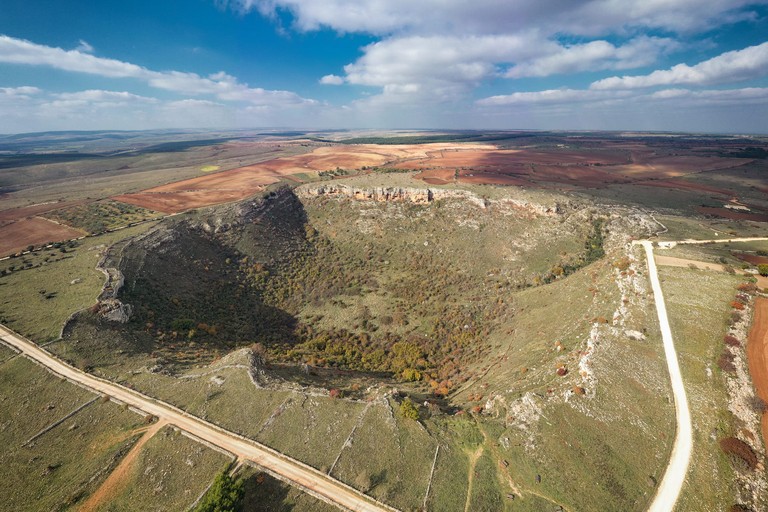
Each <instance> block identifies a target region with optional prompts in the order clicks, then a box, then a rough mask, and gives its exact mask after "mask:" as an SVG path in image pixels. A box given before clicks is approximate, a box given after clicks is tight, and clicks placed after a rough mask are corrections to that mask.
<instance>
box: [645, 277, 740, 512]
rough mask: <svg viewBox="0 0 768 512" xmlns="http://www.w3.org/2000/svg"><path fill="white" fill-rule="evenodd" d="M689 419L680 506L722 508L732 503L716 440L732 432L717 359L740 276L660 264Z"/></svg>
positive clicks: (726, 470)
mask: <svg viewBox="0 0 768 512" xmlns="http://www.w3.org/2000/svg"><path fill="white" fill-rule="evenodd" d="M659 276H660V279H661V281H662V283H661V286H662V289H663V291H664V295H665V300H666V304H667V310H668V312H669V320H670V325H671V327H672V333H673V336H674V338H675V347H676V349H677V353H678V359H679V361H680V369H681V371H682V373H683V380H684V382H685V387H686V392H687V394H688V401H689V406H690V408H691V416H692V421H693V433H694V440H693V442H694V447H693V457H692V460H691V467H690V469H689V473H688V477H687V478H686V484H685V486H684V487H683V492H682V495H681V498H680V503H679V505H678V509H679V510H686V511H687V510H690V511H694V510H724V509H726V508H727V507H729V506H730V505H731V504H732V503H733V500H734V498H733V496H734V488H733V478H732V471H733V470H732V469H731V467H730V464H729V462H728V459H727V457H726V456H725V455H724V454H723V453H722V452H721V451H720V449H719V446H718V440H719V439H720V438H721V437H725V436H728V435H730V434H731V428H732V426H731V422H730V419H729V414H728V412H727V402H726V400H727V395H726V390H725V382H724V378H723V375H722V373H721V370H720V369H719V368H718V366H717V358H718V356H719V355H720V353H721V352H722V346H723V342H722V340H723V336H724V335H725V333H726V329H727V319H728V315H729V314H730V311H731V308H730V306H729V302H730V301H731V300H733V297H734V295H735V294H736V286H737V285H738V283H740V282H743V278H740V277H734V276H729V275H727V274H719V273H715V272H708V271H703V270H701V271H699V270H690V269H687V268H666V267H660V268H659Z"/></svg>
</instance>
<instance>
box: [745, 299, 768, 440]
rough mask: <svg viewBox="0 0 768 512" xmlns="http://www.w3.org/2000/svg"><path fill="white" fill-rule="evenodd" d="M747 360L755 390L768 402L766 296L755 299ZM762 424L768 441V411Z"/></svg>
mask: <svg viewBox="0 0 768 512" xmlns="http://www.w3.org/2000/svg"><path fill="white" fill-rule="evenodd" d="M747 361H748V363H749V374H750V375H751V376H752V384H753V385H754V386H755V391H757V395H758V396H759V397H760V398H762V399H763V400H764V401H765V402H766V403H768V299H766V298H764V297H758V298H757V300H755V318H754V320H753V321H752V329H751V330H750V331H749V341H748V342H747ZM761 425H762V430H763V442H766V443H768V411H766V412H764V413H763V418H762V421H761Z"/></svg>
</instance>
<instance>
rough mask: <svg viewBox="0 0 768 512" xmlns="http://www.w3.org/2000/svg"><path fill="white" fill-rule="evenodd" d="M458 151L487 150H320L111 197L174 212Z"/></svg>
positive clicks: (443, 146) (374, 147)
mask: <svg viewBox="0 0 768 512" xmlns="http://www.w3.org/2000/svg"><path fill="white" fill-rule="evenodd" d="M464 147H466V148H468V149H472V150H478V149H490V148H491V146H485V145H479V144H475V145H466V146H457V145H455V144H422V145H418V144H414V145H392V146H378V145H371V144H361V145H350V146H324V147H320V148H317V149H315V150H314V151H312V152H311V153H308V154H303V155H296V156H289V157H283V158H276V159H274V160H270V161H267V162H261V163H258V164H254V165H248V166H245V167H238V168H237V169H231V170H228V171H223V172H217V173H210V174H206V175H204V176H199V177H196V178H191V179H187V180H182V181H177V182H175V183H169V184H167V185H161V186H159V187H153V188H150V189H147V190H143V191H141V192H137V193H133V194H122V195H119V196H114V197H113V198H112V199H115V200H117V201H122V202H124V203H130V204H133V205H136V206H141V207H143V208H147V209H149V210H155V211H160V212H164V213H177V212H181V211H184V210H189V209H192V208H199V207H203V206H211V205H214V204H221V203H227V202H230V201H239V200H241V199H245V198H246V197H249V196H252V195H254V194H256V193H258V192H260V191H262V190H264V187H265V186H267V185H270V184H272V183H277V182H278V181H280V180H282V179H289V180H292V181H300V180H299V179H298V178H297V177H296V176H295V175H297V174H301V173H317V172H320V171H330V170H335V169H337V168H340V169H347V170H354V169H361V168H362V167H376V166H383V165H390V164H392V163H394V162H399V161H401V160H403V159H410V160H418V159H426V158H428V153H429V152H435V151H437V152H439V151H450V150H454V151H457V150H458V148H464Z"/></svg>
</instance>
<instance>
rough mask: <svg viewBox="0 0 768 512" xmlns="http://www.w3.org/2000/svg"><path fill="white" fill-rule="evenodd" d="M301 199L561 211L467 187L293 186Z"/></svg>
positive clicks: (539, 211) (557, 208)
mask: <svg viewBox="0 0 768 512" xmlns="http://www.w3.org/2000/svg"><path fill="white" fill-rule="evenodd" d="M296 194H297V195H298V197H300V198H311V197H322V196H325V197H344V198H349V199H354V200H357V201H377V202H388V201H396V202H408V203H414V204H429V203H431V202H433V201H438V200H442V199H460V200H464V201H467V202H469V203H471V204H474V205H475V206H477V207H478V208H483V209H485V208H489V207H500V208H504V209H510V208H511V209H517V210H526V211H528V212H531V213H535V214H538V215H555V214H557V213H560V206H559V205H558V204H552V205H541V204H536V203H531V202H529V201H524V200H520V199H513V198H503V199H487V198H483V197H480V196H478V195H477V194H475V193H473V192H470V191H468V190H452V189H440V188H415V187H370V188H359V187H352V186H349V185H345V184H341V183H333V184H324V185H305V186H302V187H299V188H297V189H296Z"/></svg>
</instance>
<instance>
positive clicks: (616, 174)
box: [395, 149, 749, 195]
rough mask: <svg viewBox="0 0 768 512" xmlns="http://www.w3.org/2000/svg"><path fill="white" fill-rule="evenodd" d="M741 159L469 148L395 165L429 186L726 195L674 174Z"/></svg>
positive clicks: (638, 152)
mask: <svg viewBox="0 0 768 512" xmlns="http://www.w3.org/2000/svg"><path fill="white" fill-rule="evenodd" d="M746 162H749V161H745V160H744V159H738V158H720V157H708V156H707V157H705V156H656V155H655V153H654V152H653V151H651V150H648V149H632V150H631V151H628V155H627V154H622V153H620V152H617V151H600V150H594V151H592V152H589V151H568V150H553V151H531V150H525V149H523V150H494V149H468V150H463V151H456V150H452V151H451V150H439V151H436V150H431V151H429V152H428V154H427V156H426V158H424V157H422V158H419V159H414V160H410V159H404V160H402V161H400V162H399V163H397V164H396V165H395V166H396V167H397V168H400V169H416V170H421V172H420V173H419V174H418V175H416V177H417V178H418V179H421V180H423V181H424V182H425V183H429V184H435V185H438V184H445V183H451V182H453V181H454V180H456V179H457V178H456V174H455V173H456V171H458V180H457V181H459V182H462V183H487V184H498V185H533V186H544V187H547V186H551V184H558V185H565V186H578V187H582V188H602V187H606V186H608V185H611V184H621V183H624V184H626V183H638V184H640V183H642V184H647V185H649V186H654V187H666V188H676V189H682V190H695V191H699V192H710V193H714V194H724V195H729V194H730V192H729V191H727V190H722V189H718V188H715V187H707V186H705V185H700V184H695V183H690V182H688V181H684V180H679V179H678V180H675V179H670V178H679V177H682V176H686V175H688V174H692V173H699V172H707V171H712V170H718V169H728V168H731V167H735V166H739V165H744V164H745V163H746Z"/></svg>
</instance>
